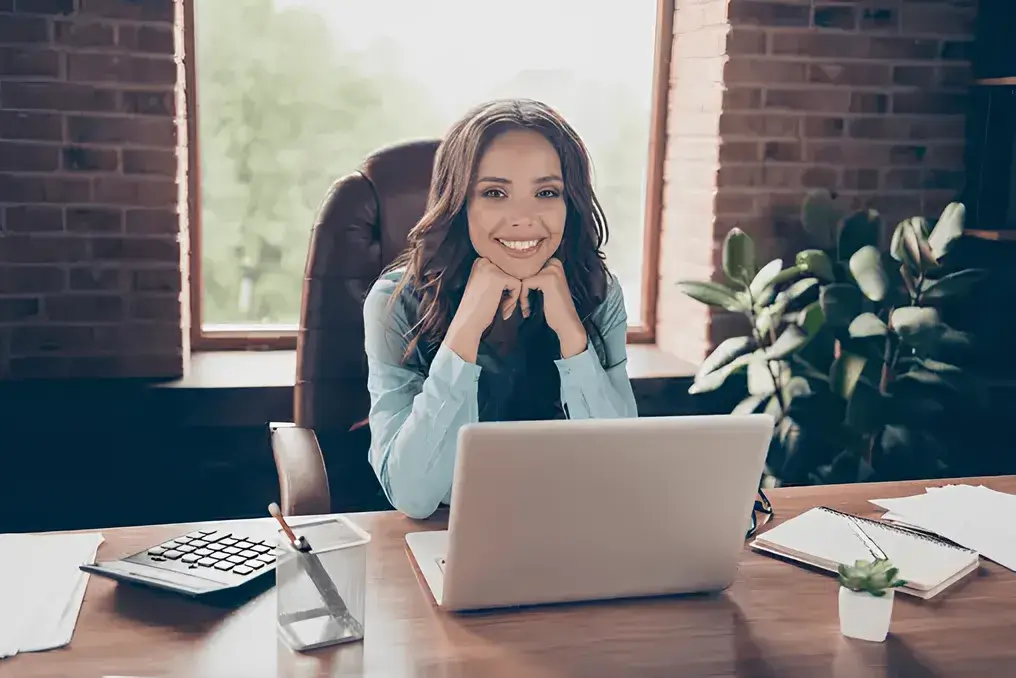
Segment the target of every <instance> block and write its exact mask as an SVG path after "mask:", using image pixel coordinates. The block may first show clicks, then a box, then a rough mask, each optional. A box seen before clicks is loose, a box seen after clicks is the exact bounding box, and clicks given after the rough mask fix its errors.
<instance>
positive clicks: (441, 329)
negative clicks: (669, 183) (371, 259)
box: [389, 99, 609, 358]
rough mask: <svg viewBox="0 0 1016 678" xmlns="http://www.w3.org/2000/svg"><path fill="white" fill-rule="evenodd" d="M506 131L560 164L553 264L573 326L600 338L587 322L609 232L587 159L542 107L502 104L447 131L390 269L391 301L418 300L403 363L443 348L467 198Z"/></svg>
mask: <svg viewBox="0 0 1016 678" xmlns="http://www.w3.org/2000/svg"><path fill="white" fill-rule="evenodd" d="M513 129H524V130H532V131H536V132H539V133H540V134H542V135H543V136H544V137H546V138H547V140H548V141H550V143H551V144H552V145H553V147H554V149H555V150H556V151H557V154H558V156H559V157H560V159H561V170H562V172H563V177H562V178H563V179H564V196H565V200H566V205H567V217H566V220H565V227H564V233H563V235H562V239H561V243H560V246H559V248H558V250H557V252H556V253H555V255H554V256H556V257H557V258H558V259H560V261H561V263H562V264H563V266H564V270H565V275H566V277H567V279H568V285H569V287H570V288H571V294H572V298H573V300H574V302H575V308H576V310H577V311H578V315H579V318H581V319H582V321H583V324H585V325H586V327H587V331H590V330H591V332H590V336H593V335H594V334H595V335H596V336H598V335H599V332H598V328H595V327H590V323H589V322H588V318H589V316H590V315H591V314H592V312H593V311H594V310H595V309H596V308H597V306H599V305H600V304H601V303H602V302H603V300H604V298H605V297H606V289H607V279H608V278H607V270H606V266H605V264H604V254H603V251H602V247H603V245H604V243H606V241H607V237H608V235H609V231H608V229H607V219H606V217H605V216H604V214H603V209H602V208H601V206H600V203H599V201H598V200H597V198H596V195H595V194H594V192H593V185H592V167H591V162H590V158H589V152H588V150H587V149H586V146H585V144H584V143H583V142H582V140H581V139H580V138H579V135H578V134H577V133H576V132H575V130H574V129H572V127H571V125H569V124H568V123H567V122H566V121H565V120H564V118H562V117H561V116H560V115H559V114H558V113H557V112H556V111H554V110H553V109H551V108H550V107H549V106H547V105H545V104H543V103H541V102H539V101H533V100H531V99H505V100H497V101H491V102H488V103H485V104H482V105H480V106H477V107H476V108H474V109H472V110H471V111H469V112H468V113H467V114H466V115H465V116H464V117H463V118H462V119H460V120H459V121H458V122H457V123H455V124H454V125H453V126H452V127H451V129H450V130H449V131H448V134H447V135H446V136H445V138H444V140H443V141H442V143H441V145H440V146H439V147H438V150H437V154H436V157H435V159H434V170H433V176H432V179H431V184H430V194H429V196H428V199H427V209H426V212H425V213H424V215H423V217H422V218H421V219H420V221H419V222H418V223H417V224H416V226H415V227H413V229H412V230H411V231H410V232H409V236H408V242H407V248H406V250H405V251H404V252H403V253H402V255H400V256H399V257H398V258H397V259H396V260H395V261H394V262H393V263H392V265H391V266H390V267H389V270H393V269H397V268H404V269H405V271H404V273H403V275H402V279H401V280H400V281H399V283H398V286H397V288H396V290H395V294H393V300H395V299H398V298H399V297H400V295H401V293H402V291H403V289H405V288H408V289H410V290H412V291H413V292H414V293H415V295H416V296H417V298H418V299H419V315H418V320H417V324H416V326H415V327H414V328H413V331H412V333H411V334H412V336H411V337H410V341H409V344H408V347H407V350H406V356H405V357H406V358H408V357H409V356H411V355H412V353H413V351H414V350H415V349H417V348H418V347H419V348H421V349H423V350H424V351H425V352H427V353H430V354H432V353H433V352H434V351H436V350H437V347H438V346H439V345H440V343H441V342H442V341H443V340H444V336H445V333H446V332H447V331H448V326H449V324H450V323H451V320H452V317H453V315H454V314H455V311H456V309H457V308H458V304H459V301H460V300H461V299H462V293H463V291H464V289H465V286H466V282H467V280H468V279H469V274H470V271H471V269H472V265H473V262H474V261H475V260H476V257H477V254H476V251H475V250H474V249H473V244H472V241H471V240H470V237H469V227H468V223H467V220H466V198H467V196H468V195H469V192H470V189H471V188H472V186H473V184H474V182H475V180H476V171H477V167H478V165H479V162H480V159H481V158H482V157H483V154H484V152H485V151H486V149H487V147H488V146H489V145H490V143H491V141H493V140H494V138H495V137H497V136H498V135H500V134H501V133H503V132H506V131H508V130H513ZM534 306H535V304H534Z"/></svg>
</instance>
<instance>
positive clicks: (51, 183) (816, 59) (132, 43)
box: [0, 0, 974, 378]
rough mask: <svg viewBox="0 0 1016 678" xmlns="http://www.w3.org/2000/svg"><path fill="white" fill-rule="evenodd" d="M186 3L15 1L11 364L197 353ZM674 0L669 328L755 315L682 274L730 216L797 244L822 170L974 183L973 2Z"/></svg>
mask: <svg viewBox="0 0 1016 678" xmlns="http://www.w3.org/2000/svg"><path fill="white" fill-rule="evenodd" d="M177 2H179V0H177ZM174 4H175V3H174V0H144V1H143V2H132V1H131V0H0V376H7V377H12V378H20V377H34V376H45V377H48V376H167V377H169V376H178V375H179V374H181V373H182V370H183V356H184V354H185V351H186V348H187V346H186V344H185V341H186V334H187V332H185V331H181V324H182V323H181V320H184V321H186V314H183V313H181V309H182V308H186V300H184V305H183V306H181V300H180V297H181V293H183V294H186V289H185V288H186V285H182V284H181V281H182V280H186V251H185V248H181V247H180V242H181V234H184V235H185V234H186V221H187V219H186V208H185V207H181V208H179V209H178V207H177V205H178V204H181V203H182V202H183V201H180V200H179V197H180V196H181V195H183V193H184V190H185V182H184V181H178V177H179V178H183V177H185V176H186V154H185V153H182V152H181V153H177V148H178V146H179V147H180V148H181V149H182V148H184V145H185V143H186V140H185V139H184V137H183V135H184V131H183V129H182V128H181V125H180V121H182V120H183V115H184V107H183V105H182V104H181V103H180V101H182V99H181V91H182V90H180V89H175V85H176V83H177V82H182V80H183V79H182V77H180V73H181V72H182V69H181V68H180V66H179V64H177V63H174V60H173V55H174V28H173V27H174V11H175V10H176V11H179V7H178V6H177V7H176V8H175V7H174ZM676 5H677V11H676V15H675V33H676V36H675V40H674V47H673V50H674V54H673V60H672V64H673V73H672V79H671V80H672V82H671V92H670V113H669V131H668V132H669V133H668V145H667V177H666V189H665V197H664V219H663V224H664V226H663V233H662V237H661V247H662V251H661V256H662V261H661V266H660V294H659V302H660V305H659V310H658V317H659V327H658V338H659V342H660V344H661V346H662V347H663V348H665V349H668V350H671V351H673V352H675V353H677V354H678V355H680V356H682V357H684V358H687V359H690V360H693V361H694V360H699V359H701V357H702V356H703V355H704V354H705V353H706V352H707V351H708V350H709V348H710V347H711V346H713V345H715V344H716V343H717V342H718V341H720V340H722V338H724V337H725V336H727V335H728V334H729V333H730V332H732V331H736V330H737V326H736V325H735V324H733V323H732V319H731V318H729V317H724V316H722V315H714V314H712V313H711V312H709V311H707V309H705V308H704V307H702V306H700V305H699V304H696V303H695V302H692V301H690V300H688V299H687V298H685V297H684V296H683V295H681V294H679V293H677V292H676V290H675V289H674V285H673V283H674V282H675V281H676V280H679V279H682V278H709V277H716V276H718V275H720V271H719V263H720V257H719V244H720V242H721V241H722V239H723V236H724V234H725V233H726V232H727V231H728V230H729V228H730V227H731V226H733V225H738V226H740V227H741V228H743V229H745V230H746V231H748V232H750V233H751V234H752V235H753V236H755V238H756V240H757V241H758V243H759V245H760V248H761V249H762V251H763V254H767V255H776V254H783V255H787V256H789V255H791V254H792V253H793V251H794V250H795V249H796V248H798V247H800V246H802V245H803V244H804V242H803V241H802V240H801V238H800V232H799V226H798V225H797V224H796V223H795V213H796V211H797V209H798V206H799V204H800V201H801V199H802V198H803V195H804V192H805V191H806V190H807V189H808V188H810V187H814V186H827V187H830V188H835V189H837V190H838V191H839V192H841V193H843V194H845V195H847V196H848V197H851V198H853V199H855V200H856V201H859V202H860V201H870V202H871V204H873V205H874V206H876V207H878V208H880V209H882V210H884V211H885V212H886V213H887V219H888V221H889V223H890V225H891V224H893V223H895V221H894V220H895V219H899V218H902V217H904V216H909V215H911V214H916V213H923V214H927V215H933V214H935V213H936V212H937V211H938V210H939V209H940V208H941V206H942V205H943V204H944V203H945V202H947V201H948V200H949V199H950V198H951V197H952V196H953V195H954V192H955V189H957V188H959V187H960V184H961V182H962V179H963V177H962V162H963V157H962V155H963V125H964V116H963V110H964V106H965V103H966V92H965V89H964V86H965V84H966V81H967V78H968V77H969V62H968V60H967V54H968V52H969V44H970V43H969V41H970V37H971V19H972V17H973V13H974V9H973V6H972V5H973V3H972V2H971V1H970V0H881V1H878V2H876V1H874V0H873V1H872V2H865V3H858V2H850V1H840V2H832V1H831V2H819V1H813V0H779V1H774V0H676ZM180 42H181V41H180V39H179V36H177V40H176V44H180ZM177 113H178V118H179V121H178V120H174V114H177ZM182 241H183V242H186V238H185V237H184V238H183V239H182ZM181 271H183V272H182V273H181Z"/></svg>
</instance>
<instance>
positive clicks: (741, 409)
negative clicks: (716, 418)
mask: <svg viewBox="0 0 1016 678" xmlns="http://www.w3.org/2000/svg"><path fill="white" fill-rule="evenodd" d="M763 400H765V396H757V395H750V396H748V397H747V398H745V399H744V400H742V401H741V402H739V403H738V404H737V405H735V406H734V409H733V410H731V412H730V413H731V414H754V413H755V412H757V411H758V408H759V406H760V405H761V404H762V401H763Z"/></svg>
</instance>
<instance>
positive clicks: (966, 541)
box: [870, 485, 1016, 572]
mask: <svg viewBox="0 0 1016 678" xmlns="http://www.w3.org/2000/svg"><path fill="white" fill-rule="evenodd" d="M870 501H871V503H872V504H875V505H876V506H878V507H881V508H884V509H885V510H886V511H888V513H886V514H885V515H884V516H882V517H883V518H884V519H886V520H891V521H893V522H896V523H898V524H901V525H906V526H909V527H913V528H916V529H919V530H924V531H925V532H931V533H932V534H937V535H938V536H940V537H943V538H945V539H948V540H949V541H953V542H956V543H957V544H959V545H960V546H965V547H967V548H969V549H973V550H974V551H977V552H978V553H980V554H981V555H982V556H984V557H985V558H987V559H988V560H992V561H994V562H996V563H998V564H999V565H1001V566H1002V567H1005V568H1008V569H1010V570H1012V571H1014V572H1016V520H1014V517H1016V495H1012V494H1006V493H1004V492H998V491H996V490H992V489H990V488H988V487H985V486H983V485H978V486H973V485H945V486H943V487H929V488H928V489H927V490H926V491H925V493H924V494H918V495H914V496H911V497H899V498H894V499H872V500H870Z"/></svg>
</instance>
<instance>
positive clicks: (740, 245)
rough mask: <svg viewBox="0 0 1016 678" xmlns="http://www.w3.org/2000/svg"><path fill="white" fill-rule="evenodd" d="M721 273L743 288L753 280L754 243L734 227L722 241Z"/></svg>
mask: <svg viewBox="0 0 1016 678" xmlns="http://www.w3.org/2000/svg"><path fill="white" fill-rule="evenodd" d="M723 272H724V273H725V274H726V276H727V278H728V279H729V280H730V281H731V282H732V283H736V284H738V285H740V286H741V287H743V288H747V287H748V285H750V284H751V281H752V279H754V278H755V241H754V240H752V239H751V236H750V235H748V234H747V233H745V232H744V231H742V230H741V229H739V228H737V227H736V226H735V227H734V228H732V229H730V231H728V232H727V235H726V237H725V238H724V239H723Z"/></svg>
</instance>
